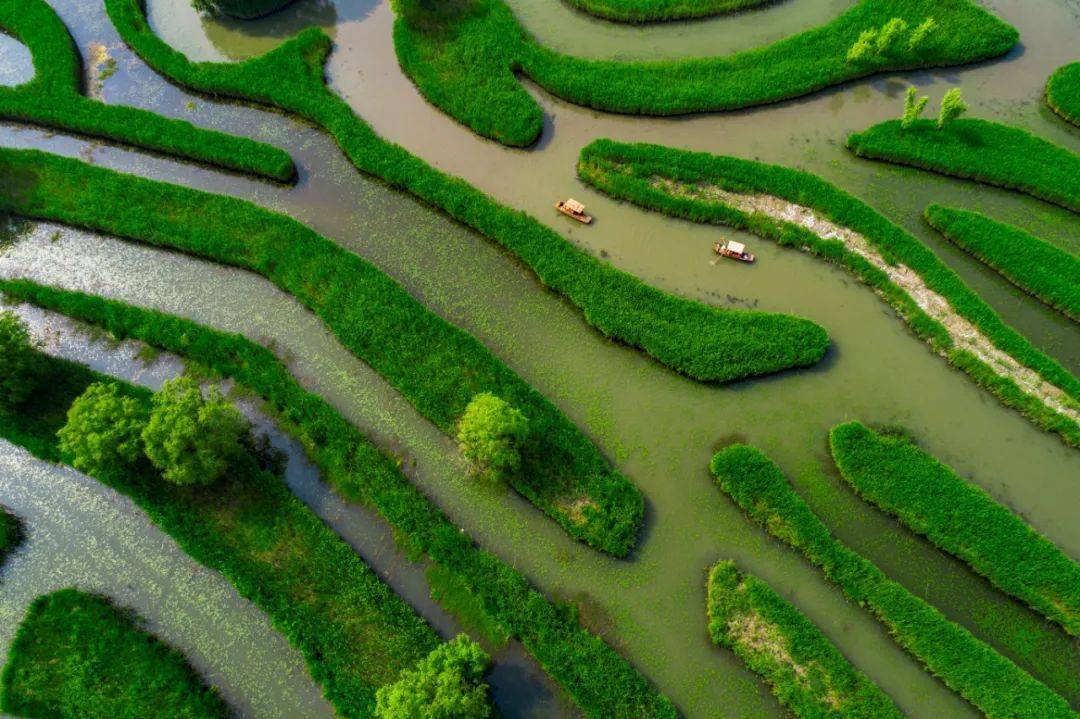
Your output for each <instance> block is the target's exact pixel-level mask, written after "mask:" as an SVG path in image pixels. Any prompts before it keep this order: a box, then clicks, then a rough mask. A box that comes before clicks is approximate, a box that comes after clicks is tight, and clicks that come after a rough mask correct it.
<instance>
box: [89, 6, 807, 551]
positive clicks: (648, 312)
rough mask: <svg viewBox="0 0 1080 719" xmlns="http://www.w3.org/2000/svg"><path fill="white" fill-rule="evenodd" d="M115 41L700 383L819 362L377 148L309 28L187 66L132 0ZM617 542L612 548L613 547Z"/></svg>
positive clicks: (791, 334) (776, 330) (801, 344)
mask: <svg viewBox="0 0 1080 719" xmlns="http://www.w3.org/2000/svg"><path fill="white" fill-rule="evenodd" d="M105 5H106V9H107V10H108V12H109V16H110V17H111V18H112V20H113V24H114V25H116V28H117V30H118V32H119V33H120V35H121V37H123V38H124V40H125V42H127V43H128V45H130V46H131V47H132V48H133V49H134V50H135V52H136V53H138V54H139V56H140V57H142V58H143V60H145V61H146V62H147V63H148V64H149V65H150V66H151V67H153V68H155V69H156V70H157V71H158V72H160V73H162V74H163V75H164V76H165V77H167V78H169V79H170V80H172V81H174V82H176V83H178V84H180V85H183V86H185V87H189V88H191V89H194V90H196V91H199V92H203V93H207V94H210V95H214V96H218V97H222V96H225V97H232V98H238V99H242V100H246V101H250V102H256V103H259V104H262V105H268V106H270V107H273V108H277V109H280V110H285V111H287V112H291V113H294V114H296V115H299V116H300V117H303V118H305V119H307V120H309V121H311V122H313V123H315V124H317V125H320V126H321V127H323V128H325V129H326V130H327V131H328V132H329V133H330V134H331V135H332V136H333V137H334V138H335V139H336V140H337V142H338V144H339V145H340V146H341V148H342V150H343V151H344V153H345V155H346V156H347V157H348V158H349V160H350V161H351V162H352V163H353V165H355V166H356V167H357V169H359V170H360V171H362V172H366V173H369V174H371V175H373V176H375V177H377V178H379V179H381V180H383V181H385V182H386V183H388V184H389V185H391V186H393V187H395V188H397V189H399V190H403V191H405V192H408V193H410V194H412V195H414V196H416V197H417V198H419V199H420V200H423V201H424V202H427V203H429V204H430V205H432V206H434V207H436V208H438V209H439V210H442V211H443V212H445V213H446V214H447V215H449V216H450V217H452V218H453V219H454V220H457V221H458V222H461V223H462V224H464V225H467V226H468V227H471V228H472V229H474V230H476V231H478V232H479V233H480V234H482V235H484V236H485V237H487V238H488V239H490V240H492V241H493V242H496V243H498V244H499V245H500V246H502V247H503V248H504V249H506V250H508V251H509V252H510V253H512V254H513V255H514V256H515V257H517V258H518V259H519V260H521V262H523V263H524V264H525V265H526V266H527V267H529V268H530V269H531V270H532V271H533V272H534V273H535V274H536V276H537V277H538V278H539V280H540V282H541V283H542V284H543V285H544V286H546V287H548V288H550V289H552V290H554V291H555V292H557V293H559V294H561V295H563V296H564V297H566V299H567V300H569V301H570V302H571V303H572V304H573V305H574V306H576V307H577V308H578V309H579V310H581V312H582V314H583V315H584V317H585V320H586V322H588V323H589V324H590V325H592V326H593V327H595V328H596V329H598V330H599V331H600V332H601V333H602V334H604V335H605V336H608V337H610V338H612V339H614V340H616V341H618V342H622V343H624V344H627V345H630V346H631V347H636V348H639V349H641V350H644V351H645V352H646V353H648V354H649V355H651V356H652V357H653V358H655V359H656V360H657V361H658V362H660V363H662V364H664V365H666V366H668V367H670V368H672V369H674V370H675V371H677V372H680V373H683V374H685V375H687V376H689V377H692V378H694V379H698V380H702V381H710V382H712V381H715V382H725V381H730V380H737V379H742V378H746V377H751V376H756V375H765V374H771V373H774V372H779V371H782V370H786V369H790V368H792V367H803V366H807V365H811V364H814V363H816V362H818V361H819V360H821V358H822V357H823V356H824V355H825V352H826V351H827V349H828V344H829V340H828V336H827V335H826V334H825V331H824V330H823V329H821V327H819V326H817V325H815V324H814V323H812V322H809V321H807V320H804V319H800V318H797V317H791V316H787V315H773V314H767V313H764V312H748V311H745V310H725V309H720V308H717V307H711V306H709V305H706V304H704V303H701V302H695V301H691V300H688V299H686V298H683V297H678V296H675V295H671V294H667V293H664V292H661V291H659V290H657V289H656V288H654V287H651V286H649V285H647V284H645V283H643V282H641V281H640V280H639V279H637V278H636V277H633V276H631V275H628V274H627V273H625V272H620V271H619V270H617V269H615V268H614V267H612V266H611V265H610V264H608V263H606V262H602V261H600V260H598V259H597V258H595V257H593V256H591V255H588V254H586V253H584V252H582V251H581V250H579V249H578V248H576V247H575V246H574V245H573V244H571V243H570V242H568V241H567V240H566V239H565V238H563V237H562V235H560V234H558V233H556V232H554V231H553V230H551V229H550V228H548V227H547V226H545V225H543V224H541V223H540V222H537V221H536V220H535V219H533V218H532V217H530V216H529V215H527V214H525V213H524V212H519V211H516V210H512V209H510V208H508V207H506V206H504V205H500V204H499V203H497V202H496V201H494V200H493V199H491V198H490V197H488V196H487V195H485V194H484V193H482V192H480V191H479V190H477V189H476V188H474V187H472V186H471V185H469V184H467V183H466V182H464V181H462V180H460V179H458V178H455V177H452V176H450V175H446V174H444V173H442V172H439V171H438V170H436V169H434V168H433V167H431V166H430V165H428V164H427V163H425V162H424V161H423V160H421V159H420V158H418V157H416V156H414V155H411V154H409V153H408V152H407V151H406V150H405V149H403V148H401V147H399V146H397V145H394V144H392V143H389V142H386V141H385V140H383V139H382V138H380V137H379V136H378V135H376V134H375V133H374V132H373V131H372V129H371V127H370V126H369V125H368V124H367V123H365V122H364V121H363V120H362V119H360V118H359V117H357V115H356V114H355V113H354V112H353V111H352V109H351V108H350V107H349V105H348V104H347V103H345V102H344V101H343V100H342V99H341V98H340V97H339V96H338V95H336V94H334V93H333V92H332V91H330V90H329V89H328V88H327V87H326V83H325V82H324V78H323V65H324V63H325V62H326V58H327V54H328V53H329V51H330V47H331V42H330V39H329V38H328V37H327V36H326V34H325V33H323V32H322V31H321V30H318V29H315V28H311V29H308V30H305V31H304V32H302V33H300V34H299V35H297V36H296V37H295V38H293V39H291V40H289V41H287V42H285V43H284V44H283V45H281V46H279V47H278V48H276V49H275V50H273V51H272V52H270V53H267V54H266V55H263V56H261V57H258V58H254V59H252V60H248V61H246V62H242V63H193V62H190V61H189V60H188V59H187V58H186V57H184V55H183V54H181V53H179V52H176V51H175V50H173V49H172V48H170V47H169V46H168V45H166V44H165V43H164V42H162V41H161V39H160V38H158V37H157V36H156V35H155V34H154V33H153V31H152V29H151V28H150V27H149V25H148V24H147V22H146V18H145V15H144V13H143V9H142V5H141V2H140V0H106V3H105ZM620 541H621V540H620Z"/></svg>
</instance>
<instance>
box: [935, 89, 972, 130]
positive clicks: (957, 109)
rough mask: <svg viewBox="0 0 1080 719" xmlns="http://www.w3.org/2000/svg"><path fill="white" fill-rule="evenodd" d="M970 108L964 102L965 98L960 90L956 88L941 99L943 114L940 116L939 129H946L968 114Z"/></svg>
mask: <svg viewBox="0 0 1080 719" xmlns="http://www.w3.org/2000/svg"><path fill="white" fill-rule="evenodd" d="M967 110H968V106H967V103H966V102H964V96H963V94H962V93H961V92H960V88H958V87H954V88H953V89H952V90H949V91H948V92H947V93H945V97H943V98H941V112H940V113H939V114H938V121H937V126H938V129H942V128H944V127H945V126H946V125H948V124H949V123H950V122H952V121H953V120H955V119H956V118H958V117H960V116H961V115H963V114H964V113H965V112H967Z"/></svg>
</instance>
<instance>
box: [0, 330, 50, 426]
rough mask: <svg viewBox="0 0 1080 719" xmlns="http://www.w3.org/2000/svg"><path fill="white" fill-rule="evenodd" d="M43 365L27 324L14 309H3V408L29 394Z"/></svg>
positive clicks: (0, 346) (0, 361)
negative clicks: (11, 310) (6, 310)
mask: <svg viewBox="0 0 1080 719" xmlns="http://www.w3.org/2000/svg"><path fill="white" fill-rule="evenodd" d="M40 369H41V357H40V356H39V355H38V353H37V349H36V348H35V347H34V342H33V341H32V340H31V339H30V332H29V331H28V330H27V329H26V324H25V323H24V322H23V321H22V319H21V318H20V317H19V316H18V315H16V314H15V313H14V312H0V409H10V408H11V407H14V406H16V405H18V404H20V403H22V402H23V400H25V399H26V398H27V397H29V396H30V393H31V392H33V391H34V388H35V387H36V386H37V380H38V373H39V372H40Z"/></svg>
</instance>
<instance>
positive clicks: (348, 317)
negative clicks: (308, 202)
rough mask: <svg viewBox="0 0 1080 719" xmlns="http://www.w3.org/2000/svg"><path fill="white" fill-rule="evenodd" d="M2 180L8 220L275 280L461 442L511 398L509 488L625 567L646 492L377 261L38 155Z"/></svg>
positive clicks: (303, 231)
mask: <svg viewBox="0 0 1080 719" xmlns="http://www.w3.org/2000/svg"><path fill="white" fill-rule="evenodd" d="M0 170H2V177H4V178H7V180H8V181H7V182H6V183H5V182H4V181H3V180H2V179H0V209H2V210H6V211H9V212H11V213H12V214H15V215H18V216H22V217H28V218H30V217H32V218H36V219H41V220H50V221H56V222H63V223H66V224H71V225H76V226H79V227H85V228H88V229H91V230H94V231H98V232H104V233H108V234H111V235H116V236H118V237H123V238H127V239H132V240H136V241H139V242H144V243H147V244H150V245H156V246H160V247H166V248H169V249H174V250H179V251H182V252H187V253H190V254H193V255H197V256H200V257H205V258H209V259H211V260H214V261H216V262H221V263H225V264H229V265H234V266H237V267H241V268H244V269H248V270H252V271H254V272H257V273H259V274H261V275H263V276H265V277H266V278H267V279H269V280H270V281H271V282H273V283H274V284H276V285H277V286H278V287H280V288H281V289H283V290H284V291H286V292H289V293H291V294H292V295H293V296H294V297H296V299H297V300H299V301H300V302H301V303H302V304H304V305H305V306H306V307H308V308H309V309H311V310H312V311H313V312H315V313H316V314H317V315H318V316H319V317H320V318H321V319H322V320H323V322H325V323H326V325H327V327H329V329H330V330H331V331H332V332H333V333H334V334H335V335H336V336H337V338H338V339H339V340H340V341H341V342H342V344H343V345H344V346H345V347H346V348H347V349H349V350H350V351H351V352H352V353H353V354H355V355H356V356H357V357H358V358H360V359H361V360H363V361H364V362H366V363H367V364H369V365H371V367H373V368H374V369H375V370H376V371H377V372H378V373H379V374H380V375H382V376H383V377H384V378H385V379H386V380H387V381H388V382H389V383H390V384H392V385H393V386H394V387H395V388H396V389H397V390H398V391H400V392H401V393H402V395H404V396H405V398H406V399H408V400H409V401H410V402H411V403H412V404H413V405H414V406H415V407H416V408H417V410H419V411H420V412H421V414H423V415H424V416H425V417H427V418H428V419H429V420H431V421H432V422H433V423H434V424H435V425H437V426H438V427H439V428H440V429H442V430H443V431H444V432H446V433H447V434H449V435H451V436H453V435H454V433H455V428H456V424H457V422H458V420H459V418H460V417H461V415H462V413H463V412H464V410H465V407H466V406H467V405H468V403H469V401H470V400H471V399H472V398H473V396H475V395H476V394H478V393H480V392H491V393H492V394H495V395H497V396H499V397H502V398H503V399H505V400H507V401H509V402H510V403H512V404H513V405H514V406H515V407H517V408H518V409H520V410H521V411H522V412H524V413H525V415H526V416H527V417H528V420H529V426H530V430H531V431H530V435H529V438H528V439H527V440H526V442H525V443H524V444H523V446H522V459H523V462H522V471H520V472H518V473H517V474H515V475H514V476H513V477H512V478H511V480H510V481H511V482H512V484H513V486H514V487H515V488H516V489H517V490H518V491H520V492H521V494H522V495H524V496H525V497H526V498H528V499H529V500H530V501H531V502H532V503H533V504H535V505H536V506H537V507H538V508H539V509H541V510H542V511H543V512H545V513H546V514H547V515H548V516H550V517H552V518H553V519H555V520H556V521H557V522H559V524H560V525H562V526H563V528H565V529H566V531H567V532H568V533H570V534H571V536H573V537H575V538H577V539H581V540H583V541H585V542H588V543H589V544H590V545H592V546H593V547H596V548H597V549H600V550H603V551H606V552H610V553H611V554H614V555H619V556H622V555H625V554H626V553H627V552H628V551H629V550H630V548H631V547H632V546H633V544H634V542H635V540H636V536H637V531H638V528H639V526H640V525H641V520H642V514H643V511H644V502H643V499H642V496H641V493H640V492H639V491H638V490H637V488H635V487H634V486H633V485H632V484H631V483H630V482H629V481H628V480H627V479H626V478H625V477H624V476H622V475H621V474H619V473H618V472H617V471H616V470H614V469H613V468H612V467H611V466H610V464H609V463H608V462H607V460H606V459H605V458H604V457H603V455H602V454H601V453H600V451H599V450H598V449H597V448H596V446H595V445H593V444H592V442H590V441H589V439H588V438H587V437H586V436H585V434H584V433H583V432H581V430H579V429H578V428H577V427H576V426H575V425H574V424H573V423H572V422H571V421H570V420H569V419H567V417H566V416H565V415H563V414H562V413H561V412H560V411H559V410H558V409H557V408H556V407H555V406H554V405H552V404H551V403H550V402H548V401H547V400H546V399H545V398H544V397H543V396H542V395H540V393H538V392H537V391H536V390H534V389H533V388H532V387H530V386H529V385H528V384H526V383H525V382H524V381H523V380H521V379H520V378H519V377H518V376H517V375H516V374H514V373H513V371H511V370H510V368H508V367H507V366H506V365H505V364H503V363H502V362H501V361H500V360H499V359H498V358H497V357H495V355H493V354H492V353H491V352H490V351H488V350H487V349H486V348H485V347H484V346H483V345H481V344H480V343H479V342H477V341H476V340H475V339H474V338H473V337H472V336H471V335H469V334H467V333H465V332H463V331H462V330H460V329H458V328H457V327H455V326H453V325H451V324H450V323H449V322H447V321H445V320H443V319H442V318H441V317H439V316H437V315H435V314H434V313H432V312H430V311H428V310H427V309H425V308H424V306H423V305H421V304H420V303H419V302H417V301H416V300H415V299H414V298H413V297H412V296H411V295H409V293H408V292H407V291H406V290H405V289H404V288H402V287H401V286H400V285H398V284H397V283H396V282H394V281H393V280H392V279H391V278H390V277H388V276H387V275H386V274H385V273H383V272H382V271H381V270H379V269H378V268H377V267H375V266H374V265H372V264H371V263H369V262H366V261H365V260H363V259H361V258H360V257H358V256H357V255H354V254H352V253H350V252H348V251H346V250H344V249H342V248H341V247H340V246H338V245H337V244H335V243H333V242H331V241H330V240H327V239H326V238H324V237H322V236H320V235H318V234H317V233H315V232H314V231H313V230H311V229H310V228H308V227H306V226H304V225H302V224H300V223H299V222H296V221H295V220H292V219H291V218H289V217H286V216H284V215H280V214H277V213H274V212H270V211H268V210H264V209H262V208H260V207H258V206H256V205H254V204H251V203H250V202H246V201H244V200H239V199H236V198H231V197H225V196H222V195H213V194H210V193H206V192H201V191H198V190H191V189H187V188H183V187H179V186H176V185H169V184H164V183H161V182H156V181H152V180H147V179H143V178H139V177H135V176H132V175H124V174H121V173H118V172H115V171H113V170H108V169H104V168H98V167H94V166H91V165H88V164H86V163H82V162H79V161H77V160H71V159H67V158H61V157H58V156H56V155H48V154H45V153H41V152H37V151H16V150H3V149H0Z"/></svg>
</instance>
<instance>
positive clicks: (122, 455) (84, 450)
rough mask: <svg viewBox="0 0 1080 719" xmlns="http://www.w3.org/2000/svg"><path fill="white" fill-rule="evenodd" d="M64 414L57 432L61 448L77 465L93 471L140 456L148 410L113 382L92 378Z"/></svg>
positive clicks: (105, 468)
mask: <svg viewBox="0 0 1080 719" xmlns="http://www.w3.org/2000/svg"><path fill="white" fill-rule="evenodd" d="M67 418H68V421H67V424H66V425H64V426H63V427H62V428H61V429H60V431H59V432H58V433H57V436H58V437H59V438H60V450H61V451H62V452H65V453H67V454H70V455H71V456H72V461H71V463H72V465H73V466H74V467H75V468H76V469H78V470H80V471H83V472H88V473H90V474H95V473H98V472H101V471H105V470H107V469H109V468H110V467H113V466H115V465H118V464H120V465H125V464H126V465H131V464H135V462H137V461H138V460H139V458H140V457H142V456H143V443H142V432H143V429H144V428H145V427H146V424H147V422H148V421H149V419H150V413H149V411H148V410H147V408H146V407H145V406H144V405H143V404H142V403H140V402H139V401H138V400H136V399H134V398H133V397H127V396H124V395H123V394H122V393H121V392H120V389H119V388H118V387H117V386H116V385H115V384H111V383H105V382H95V383H94V384H92V385H90V386H89V387H87V388H86V391H85V392H83V394H82V395H81V396H80V397H79V398H78V399H76V400H75V401H74V402H73V403H72V405H71V408H70V409H69V410H68V414H67Z"/></svg>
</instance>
